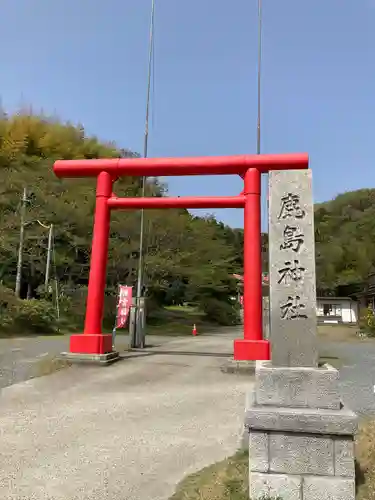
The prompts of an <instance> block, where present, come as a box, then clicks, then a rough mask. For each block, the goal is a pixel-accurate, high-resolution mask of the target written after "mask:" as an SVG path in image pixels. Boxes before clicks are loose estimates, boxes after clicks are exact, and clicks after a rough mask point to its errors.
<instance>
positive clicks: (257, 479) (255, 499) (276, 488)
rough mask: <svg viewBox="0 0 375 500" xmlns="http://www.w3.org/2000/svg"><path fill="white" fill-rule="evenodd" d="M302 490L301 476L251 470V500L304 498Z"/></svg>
mask: <svg viewBox="0 0 375 500" xmlns="http://www.w3.org/2000/svg"><path fill="white" fill-rule="evenodd" d="M301 491H302V479H301V477H299V476H288V475H286V474H262V473H259V472H251V473H250V475H249V495H250V498H251V500H259V499H263V498H265V497H269V498H278V497H280V498H282V499H283V500H302V496H301ZM304 500H305V499H304Z"/></svg>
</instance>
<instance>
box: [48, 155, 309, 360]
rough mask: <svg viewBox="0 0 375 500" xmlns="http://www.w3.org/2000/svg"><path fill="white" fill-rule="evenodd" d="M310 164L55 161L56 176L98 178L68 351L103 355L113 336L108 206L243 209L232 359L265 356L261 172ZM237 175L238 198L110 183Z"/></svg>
mask: <svg viewBox="0 0 375 500" xmlns="http://www.w3.org/2000/svg"><path fill="white" fill-rule="evenodd" d="M306 168H308V155H307V154H304V153H302V154H284V155H242V156H218V157H215V156H214V157H201V158H199V157H198V158H135V159H129V158H115V159H99V160H59V161H56V162H55V164H54V172H55V174H56V175H57V176H58V177H70V178H74V177H97V187H96V206H95V219H94V231H93V239H92V250H91V264H90V276H89V285H88V295H87V306H86V318H85V327H84V332H83V334H80V335H72V336H71V339H70V351H71V353H77V354H79V353H81V354H106V353H110V352H111V351H112V336H111V335H105V334H103V332H102V318H103V301H104V290H105V282H106V268H107V254H108V240H109V230H110V213H111V210H118V209H123V210H124V209H125V210H126V209H128V210H130V209H131V210H134V209H141V208H144V209H155V208H158V209H161V208H243V209H244V299H243V307H244V337H243V339H237V340H235V341H234V358H235V359H236V360H266V359H269V358H270V346H269V342H268V341H267V340H264V339H263V327H262V262H261V199H260V198H261V174H262V173H267V172H269V171H271V170H290V169H306ZM183 175H240V176H241V177H242V178H243V180H244V189H243V191H242V193H241V194H240V195H238V196H223V197H185V198H184V197H182V198H170V197H161V198H159V197H153V198H118V197H116V196H115V195H114V194H113V191H112V190H113V184H114V182H115V181H116V179H118V178H119V177H122V176H139V177H143V176H146V177H150V176H154V177H159V176H183Z"/></svg>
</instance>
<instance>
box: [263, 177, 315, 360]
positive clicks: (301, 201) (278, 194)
mask: <svg viewBox="0 0 375 500" xmlns="http://www.w3.org/2000/svg"><path fill="white" fill-rule="evenodd" d="M268 179H269V212H268V213H269V224H268V234H269V237H268V240H269V268H270V287H269V289H270V340H271V348H272V357H271V359H272V361H273V364H274V365H275V366H312V367H315V366H317V364H318V349H317V339H316V285H315V283H316V278H315V234H314V205H313V199H312V175H311V170H284V171H283V170H275V171H272V172H270V173H269V177H268Z"/></svg>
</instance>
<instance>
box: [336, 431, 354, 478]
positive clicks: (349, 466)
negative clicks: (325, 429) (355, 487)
mask: <svg viewBox="0 0 375 500" xmlns="http://www.w3.org/2000/svg"><path fill="white" fill-rule="evenodd" d="M334 457H335V475H336V476H344V477H350V478H352V477H353V478H354V476H355V468H354V441H353V438H352V437H338V438H336V439H335V440H334Z"/></svg>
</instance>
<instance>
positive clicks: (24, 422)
mask: <svg viewBox="0 0 375 500" xmlns="http://www.w3.org/2000/svg"><path fill="white" fill-rule="evenodd" d="M236 336H238V332H234V331H233V332H232V333H231V334H230V333H227V334H220V335H216V336H214V335H212V336H202V337H196V338H193V337H189V338H183V339H182V338H178V339H176V338H174V339H171V340H169V341H166V343H164V344H163V345H161V346H160V347H156V348H152V349H146V352H142V353H136V354H135V355H133V357H131V358H129V359H124V360H123V361H120V362H119V363H117V364H115V365H112V366H109V367H91V366H73V367H72V368H69V369H66V370H63V371H61V372H58V373H56V374H54V375H51V376H48V377H42V378H39V379H34V380H29V381H27V382H23V383H20V384H16V385H13V386H10V387H7V388H5V389H3V390H2V393H1V398H0V435H1V447H0V464H1V466H0V498H1V499H2V500H10V499H12V500H21V499H22V500H26V499H27V500H42V499H43V500H45V499H49V500H67V499H69V500H78V499H79V500H81V499H85V500H89V499H90V500H99V499H100V500H106V499H111V500H125V499H126V500H151V499H152V500H159V499H160V500H162V499H167V498H168V497H169V496H170V495H171V494H173V492H174V489H175V486H176V484H177V483H178V482H179V481H180V480H181V479H182V478H183V477H184V476H186V475H187V474H190V473H192V472H194V471H197V470H199V469H201V468H202V467H204V466H206V465H208V464H210V463H213V462H216V461H218V460H221V459H223V458H225V457H226V456H228V455H231V454H232V453H233V452H235V451H236V449H237V448H238V446H239V442H240V431H241V427H242V422H243V412H244V405H245V393H246V392H247V391H248V390H249V389H250V387H251V384H252V380H251V379H250V378H249V377H248V376H243V375H242V376H241V375H233V374H224V373H222V372H221V371H220V366H221V364H222V363H224V362H225V358H226V357H229V356H230V355H231V353H232V349H233V344H232V342H233V339H234V338H235V337H236Z"/></svg>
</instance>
